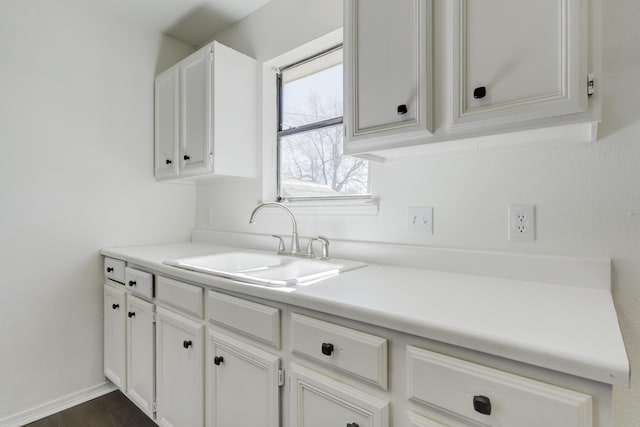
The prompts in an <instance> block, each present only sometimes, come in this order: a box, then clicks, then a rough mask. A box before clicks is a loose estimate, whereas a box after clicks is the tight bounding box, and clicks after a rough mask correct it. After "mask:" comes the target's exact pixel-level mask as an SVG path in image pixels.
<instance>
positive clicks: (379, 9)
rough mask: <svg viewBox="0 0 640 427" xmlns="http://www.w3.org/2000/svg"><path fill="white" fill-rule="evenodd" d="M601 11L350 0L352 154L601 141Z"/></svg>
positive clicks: (347, 49)
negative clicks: (598, 131) (599, 79)
mask: <svg viewBox="0 0 640 427" xmlns="http://www.w3.org/2000/svg"><path fill="white" fill-rule="evenodd" d="M599 6H600V0H540V1H526V0H486V1H470V0H452V1H450V2H449V1H447V2H443V3H441V4H440V3H436V4H435V5H432V3H431V1H430V0H398V1H394V2H390V1H385V0H345V14H344V54H345V58H344V61H345V67H344V70H345V74H344V80H345V91H344V107H345V108H344V123H345V147H344V151H345V153H346V154H351V155H366V154H374V155H375V156H377V157H382V158H398V157H405V158H408V157H415V156H420V155H425V154H426V155H428V154H430V153H435V152H447V151H461V150H478V149H484V148H487V149H496V148H499V147H503V146H505V145H507V146H509V147H512V148H513V147H514V146H518V147H535V146H540V145H541V144H547V145H559V144H575V143H579V142H593V141H594V140H595V139H596V137H597V123H598V122H599V121H600V118H601V103H602V101H601V97H600V96H599V94H598V87H597V85H596V86H595V88H594V85H593V82H595V83H596V84H597V81H598V75H599V73H600V72H601V65H600V60H601V54H600V51H599V47H600V44H601V42H600V39H601V28H600V23H599V21H600V18H601V17H600V13H599ZM590 82H592V83H590ZM594 90H595V95H594V96H590V95H592V94H593V91H594Z"/></svg>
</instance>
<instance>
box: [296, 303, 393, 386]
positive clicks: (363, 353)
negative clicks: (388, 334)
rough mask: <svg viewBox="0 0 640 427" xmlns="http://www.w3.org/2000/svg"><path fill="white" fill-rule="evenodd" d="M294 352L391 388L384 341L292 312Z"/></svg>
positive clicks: (385, 342) (385, 341)
mask: <svg viewBox="0 0 640 427" xmlns="http://www.w3.org/2000/svg"><path fill="white" fill-rule="evenodd" d="M291 350H292V351H293V353H295V354H298V355H300V356H304V357H308V358H310V359H312V360H314V361H316V362H320V363H322V364H325V365H329V366H332V367H334V368H337V369H339V370H341V371H343V372H346V373H348V374H351V375H354V376H356V377H357V378H359V379H361V380H364V381H366V382H369V383H373V384H375V385H377V386H379V387H381V388H382V389H384V390H386V389H387V357H388V356H387V354H388V351H387V340H386V339H384V338H380V337H377V336H375V335H371V334H367V333H364V332H360V331H356V330H354V329H351V328H346V327H344V326H339V325H336V324H333V323H329V322H325V321H322V320H318V319H314V318H311V317H307V316H304V315H301V314H297V313H292V314H291Z"/></svg>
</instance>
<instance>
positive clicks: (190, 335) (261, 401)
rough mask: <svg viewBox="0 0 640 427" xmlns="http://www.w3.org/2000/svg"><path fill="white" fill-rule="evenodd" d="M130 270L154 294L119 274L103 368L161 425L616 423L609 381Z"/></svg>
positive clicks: (108, 291)
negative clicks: (120, 280) (452, 350)
mask: <svg viewBox="0 0 640 427" xmlns="http://www.w3.org/2000/svg"><path fill="white" fill-rule="evenodd" d="M107 261H108V263H105V265H107V266H108V267H109V268H113V269H114V270H113V271H111V273H114V272H116V273H117V272H119V271H124V265H120V264H117V263H116V261H117V260H107ZM130 270H131V269H128V271H129V276H128V279H127V283H128V281H129V279H131V280H133V281H135V282H136V286H137V291H138V292H139V293H138V295H140V296H143V295H144V296H147V295H151V296H152V297H146V299H143V298H144V296H143V298H140V297H138V296H136V295H133V294H132V293H131V292H134V291H133V290H132V288H134V286H132V287H130V286H128V285H127V286H123V284H122V283H117V282H115V281H113V280H111V279H107V281H106V283H105V285H104V346H105V347H104V363H105V365H104V373H105V376H106V377H107V378H109V380H111V381H112V382H113V383H114V384H115V385H116V386H117V387H118V388H120V390H122V391H123V392H125V393H126V395H127V396H128V397H129V399H131V400H132V401H133V402H134V403H135V404H136V405H137V406H138V407H139V408H141V409H142V410H143V411H144V412H145V413H146V414H147V415H148V416H149V417H150V418H151V419H154V420H155V422H156V423H157V424H158V425H160V426H163V427H204V426H205V425H206V427H247V426H251V427H334V426H335V427H389V426H391V425H393V426H395V427H479V426H483V427H611V426H612V420H611V418H612V416H611V386H610V385H608V384H602V383H599V382H595V381H591V380H587V379H584V378H578V377H574V376H570V375H566V374H561V373H553V372H550V371H546V370H542V369H538V368H536V367H534V366H530V365H526V364H523V363H520V362H517V361H509V360H502V359H498V358H491V357H490V356H488V355H481V354H478V353H475V352H473V351H471V350H468V351H467V350H463V349H462V350H461V349H459V350H458V351H456V353H455V354H456V356H457V357H452V356H450V355H445V354H441V353H439V352H434V351H433V349H434V347H436V348H438V349H439V351H441V352H447V351H448V350H447V349H448V347H447V346H445V345H443V344H438V343H435V342H432V341H428V340H424V339H422V338H418V337H414V336H411V335H408V334H406V333H403V332H401V331H391V330H387V329H383V328H380V327H377V326H373V325H369V324H365V323H361V322H356V321H354V320H350V319H348V318H342V317H337V316H333V315H329V314H326V313H319V312H312V311H311V310H306V309H304V308H300V307H295V306H285V305H284V304H281V303H277V302H274V301H264V300H259V299H257V298H253V297H246V298H245V297H243V296H242V295H239V294H236V295H229V294H225V293H221V292H218V291H214V290H211V289H209V290H208V291H207V293H206V295H205V293H204V289H203V288H204V287H203V286H196V285H193V284H188V283H184V282H181V281H177V280H174V279H169V278H165V277H160V276H157V277H155V279H156V280H155V284H156V287H155V292H154V287H153V283H154V280H153V277H147V276H145V274H143V273H145V272H137V271H133V273H135V274H134V276H131V273H132V271H130ZM145 281H148V282H149V285H148V286H147V285H146V284H144V283H143V282H145ZM139 285H140V286H139ZM141 285H144V286H141ZM143 291H144V292H143ZM205 296H206V298H205ZM205 301H206V303H205ZM205 307H206V310H205ZM282 313H285V315H284V316H281V314H282ZM203 317H204V318H206V320H203ZM205 322H206V324H207V325H208V326H207V327H206V329H207V333H206V336H205ZM421 346H424V347H427V348H429V350H427V349H425V348H420V347H421ZM283 348H284V349H286V350H283ZM463 359H465V360H463ZM485 365H488V366H485ZM285 368H286V369H285ZM285 380H286V381H285ZM283 386H284V387H283Z"/></svg>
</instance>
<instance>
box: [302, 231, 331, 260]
mask: <svg viewBox="0 0 640 427" xmlns="http://www.w3.org/2000/svg"><path fill="white" fill-rule="evenodd" d="M313 242H320V244H321V245H322V257H321V258H320V259H322V260H327V259H329V239H327V238H326V237H324V236H318V237H314V238H312V239H309V243H307V258H315V257H316V256H315V254H314V253H313Z"/></svg>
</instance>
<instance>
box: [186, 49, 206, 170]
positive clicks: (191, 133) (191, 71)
mask: <svg viewBox="0 0 640 427" xmlns="http://www.w3.org/2000/svg"><path fill="white" fill-rule="evenodd" d="M212 65H213V50H212V48H211V46H208V47H207V48H205V49H202V50H199V51H198V52H196V53H194V54H193V55H191V56H189V57H188V58H187V59H185V60H184V61H182V62H181V63H180V126H181V127H180V149H181V153H180V156H181V157H180V165H181V166H180V173H181V174H183V175H193V174H197V173H203V172H208V171H210V167H211V160H212V145H211V144H212V121H213V117H212V114H213V111H212V92H211V90H212V89H211V88H212V79H213V73H212V68H213V67H212Z"/></svg>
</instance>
